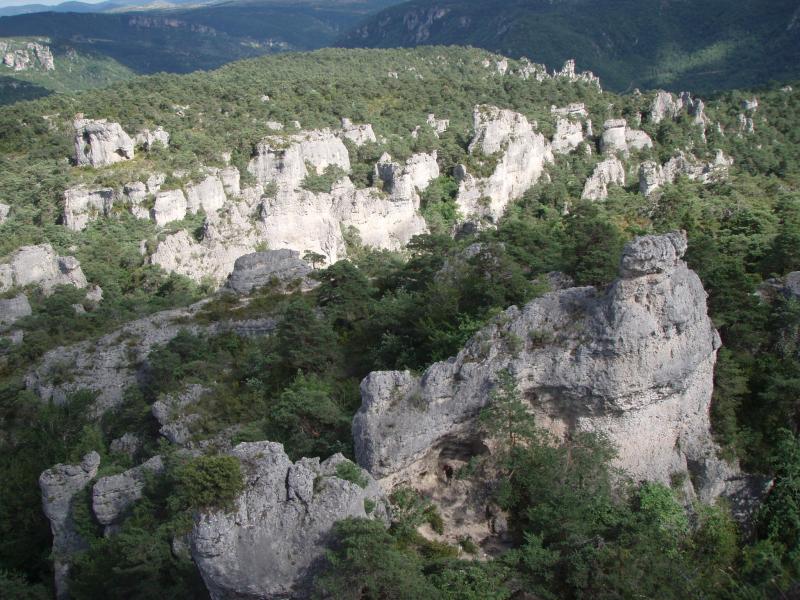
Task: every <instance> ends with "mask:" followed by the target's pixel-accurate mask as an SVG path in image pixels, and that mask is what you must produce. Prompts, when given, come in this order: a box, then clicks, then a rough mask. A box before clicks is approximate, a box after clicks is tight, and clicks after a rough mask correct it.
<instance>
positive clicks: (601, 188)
mask: <svg viewBox="0 0 800 600" xmlns="http://www.w3.org/2000/svg"><path fill="white" fill-rule="evenodd" d="M609 185H619V186H624V185H625V166H624V165H623V164H622V163H621V162H620V160H619V159H618V158H617V157H615V156H612V157H610V158H607V159H605V160H604V161H602V162H600V163H598V164H597V166H596V167H595V168H594V172H593V173H592V176H591V177H589V179H587V180H586V184H585V185H584V186H583V193H582V194H581V198H582V199H583V200H605V199H606V198H608V186H609Z"/></svg>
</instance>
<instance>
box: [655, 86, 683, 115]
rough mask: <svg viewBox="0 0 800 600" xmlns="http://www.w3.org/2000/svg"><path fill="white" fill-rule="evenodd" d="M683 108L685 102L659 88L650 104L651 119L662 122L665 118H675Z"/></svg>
mask: <svg viewBox="0 0 800 600" xmlns="http://www.w3.org/2000/svg"><path fill="white" fill-rule="evenodd" d="M681 110H683V102H682V101H681V99H680V98H677V99H676V98H675V96H673V95H672V94H670V93H669V92H665V91H663V90H659V91H658V92H657V93H656V97H655V98H654V99H653V103H652V104H651V105H650V121H651V122H652V123H661V121H663V120H664V119H675V118H677V116H678V115H679V114H680V113H681Z"/></svg>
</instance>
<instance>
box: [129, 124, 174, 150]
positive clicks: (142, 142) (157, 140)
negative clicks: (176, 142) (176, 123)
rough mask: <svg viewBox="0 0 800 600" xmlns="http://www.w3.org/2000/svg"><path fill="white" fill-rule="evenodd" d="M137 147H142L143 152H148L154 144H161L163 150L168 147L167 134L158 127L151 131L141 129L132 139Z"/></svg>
mask: <svg viewBox="0 0 800 600" xmlns="http://www.w3.org/2000/svg"><path fill="white" fill-rule="evenodd" d="M134 141H135V142H136V145H137V146H142V147H143V148H144V149H145V150H150V149H151V148H153V146H155V145H156V144H161V146H163V147H164V148H166V147H167V146H169V132H168V131H167V130H165V129H164V128H163V127H161V126H160V125H159V126H158V127H156V128H155V129H153V130H150V129H142V130H141V131H140V132H139V133H137V134H136V137H135V138H134Z"/></svg>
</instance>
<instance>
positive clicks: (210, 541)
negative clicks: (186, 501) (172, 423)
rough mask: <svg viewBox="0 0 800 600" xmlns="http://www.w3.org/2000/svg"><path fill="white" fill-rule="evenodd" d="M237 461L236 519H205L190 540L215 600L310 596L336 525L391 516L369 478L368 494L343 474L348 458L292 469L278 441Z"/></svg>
mask: <svg viewBox="0 0 800 600" xmlns="http://www.w3.org/2000/svg"><path fill="white" fill-rule="evenodd" d="M232 454H233V456H235V457H236V458H238V459H239V460H240V461H241V463H242V467H243V471H244V474H245V490H244V492H243V493H242V494H241V495H240V496H239V498H237V500H236V505H235V507H234V510H233V511H232V512H231V513H225V512H224V511H221V510H220V511H206V512H204V513H202V514H200V515H199V517H198V518H197V519H196V521H195V525H194V529H193V530H192V533H191V552H192V558H193V559H194V561H195V563H196V564H197V567H198V569H199V570H200V574H201V575H202V576H203V580H204V581H205V584H206V587H207V588H208V590H209V592H210V594H211V597H212V598H213V599H214V600H223V599H224V600H236V599H242V600H245V599H247V600H251V599H253V598H260V599H262V600H272V599H275V600H277V599H286V598H305V597H308V595H309V593H310V585H311V582H312V579H313V577H314V575H315V574H316V573H317V572H318V570H319V568H320V566H321V564H322V562H323V560H324V552H325V549H326V546H327V545H328V543H329V541H330V537H331V528H332V527H333V525H334V523H335V522H336V521H339V520H342V519H345V518H347V517H360V518H367V517H378V518H380V517H382V516H384V515H385V514H386V513H385V502H384V499H383V495H382V492H381V490H380V488H379V487H378V485H377V484H376V483H375V481H374V480H373V479H372V478H371V477H370V476H369V475H368V474H367V473H366V472H362V476H363V478H364V483H365V486H364V487H361V486H360V485H359V484H358V483H353V482H352V481H348V480H345V479H342V478H341V477H340V476H338V475H337V467H338V466H339V465H341V464H342V463H347V462H349V461H347V459H345V458H344V457H343V456H342V455H341V454H337V455H334V456H332V457H331V458H329V459H327V460H325V461H324V462H320V461H319V459H318V458H313V459H310V458H303V459H301V460H298V461H297V462H295V463H292V461H291V460H289V457H288V456H287V455H286V453H285V452H284V450H283V446H282V445H281V444H275V443H272V442H255V443H243V444H239V445H238V446H236V448H234V450H233V452H232ZM340 472H341V471H340ZM370 509H371V510H370Z"/></svg>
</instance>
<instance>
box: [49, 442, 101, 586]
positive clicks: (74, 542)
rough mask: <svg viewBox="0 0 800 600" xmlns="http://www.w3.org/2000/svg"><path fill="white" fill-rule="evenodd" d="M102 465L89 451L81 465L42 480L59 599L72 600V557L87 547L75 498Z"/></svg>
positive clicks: (58, 469) (56, 471)
mask: <svg viewBox="0 0 800 600" xmlns="http://www.w3.org/2000/svg"><path fill="white" fill-rule="evenodd" d="M99 466H100V455H99V454H97V452H90V453H89V454H87V455H86V456H84V457H83V460H82V461H81V464H79V465H56V466H55V467H53V468H51V469H48V470H47V471H45V472H44V473H42V474H41V476H40V477H39V489H40V490H41V493H42V508H43V510H44V514H45V516H46V517H47V518H48V520H49V521H50V529H51V531H52V532H53V563H54V564H53V569H54V571H55V587H56V598H58V599H59V600H62V599H66V598H69V590H68V589H67V578H68V576H69V562H68V559H69V556H70V555H71V554H73V553H75V552H78V551H80V550H83V549H85V548H86V543H85V542H84V540H83V539H81V537H80V535H78V532H77V531H76V530H75V523H74V522H73V520H72V506H73V503H74V500H75V496H76V495H78V494H79V493H80V492H81V491H82V490H83V489H84V488H85V487H86V486H87V485H88V484H89V482H90V481H91V480H92V479H93V478H94V476H95V475H97V469H98V467H99Z"/></svg>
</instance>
